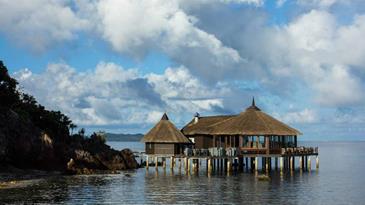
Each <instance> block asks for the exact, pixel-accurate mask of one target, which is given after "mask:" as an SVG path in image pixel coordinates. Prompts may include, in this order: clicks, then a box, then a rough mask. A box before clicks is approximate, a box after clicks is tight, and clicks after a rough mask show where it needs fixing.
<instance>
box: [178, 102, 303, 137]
mask: <svg viewBox="0 0 365 205" xmlns="http://www.w3.org/2000/svg"><path fill="white" fill-rule="evenodd" d="M182 132H183V133H184V134H185V135H195V134H209V135H248V136H262V135H270V136H292V135H301V133H300V132H299V131H298V130H296V129H294V128H292V127H290V126H289V125H286V124H284V123H283V122H280V121H279V120H277V119H275V118H273V117H271V116H270V115H268V114H266V113H264V112H262V111H261V110H260V109H259V108H258V107H256V105H255V101H253V102H252V105H251V106H250V107H248V108H247V109H246V111H244V112H242V113H240V114H239V115H233V116H232V115H231V116H212V117H201V118H200V119H199V120H198V122H197V123H194V120H192V121H191V122H190V123H189V124H187V125H186V126H185V127H184V128H183V129H182Z"/></svg>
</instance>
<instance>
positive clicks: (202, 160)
mask: <svg viewBox="0 0 365 205" xmlns="http://www.w3.org/2000/svg"><path fill="white" fill-rule="evenodd" d="M301 134H302V133H301V132H300V131H298V130H296V129H294V128H292V127H290V126H289V125H286V124H284V123H283V122H280V121H279V120H277V119H275V118H273V117H272V116H270V115H268V114H266V113H264V112H262V111H261V110H260V109H259V108H258V107H257V106H256V105H255V100H254V99H253V100H252V105H251V106H250V107H248V108H247V109H246V110H245V111H243V112H241V113H240V114H237V115H226V116H207V117H201V116H200V115H199V114H198V113H197V114H196V115H195V116H194V118H193V119H192V120H191V122H189V123H188V124H187V125H185V126H184V127H183V128H182V129H181V130H178V129H177V128H176V127H175V126H174V124H173V123H172V122H170V120H169V118H168V117H167V115H166V113H165V114H164V115H163V116H162V118H161V120H160V121H159V122H158V123H157V124H156V125H155V126H154V127H153V128H152V129H151V130H150V131H149V132H148V133H147V134H145V136H144V137H143V139H142V141H143V142H145V153H143V154H141V155H140V157H141V159H142V161H143V159H144V160H145V161H144V162H142V161H141V163H144V164H146V169H149V168H151V165H154V166H155V169H158V168H159V165H161V166H162V168H163V169H166V167H167V166H168V167H169V168H170V169H176V167H178V169H179V170H181V169H184V170H185V171H186V172H187V173H190V172H194V173H197V172H199V169H200V168H201V167H204V168H205V169H206V172H207V173H223V172H224V173H231V172H232V171H246V172H253V173H258V172H259V171H260V172H264V173H269V172H271V171H280V172H281V173H284V172H293V171H295V170H299V171H300V172H304V171H311V170H312V162H314V160H315V167H316V170H318V169H319V156H318V155H319V150H318V147H303V146H298V140H297V139H298V136H299V135H301ZM312 160H313V161H312ZM167 161H168V162H169V163H168V164H167ZM176 165H177V166H176ZM202 165H203V166H202Z"/></svg>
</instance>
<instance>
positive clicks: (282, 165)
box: [280, 157, 284, 172]
mask: <svg viewBox="0 0 365 205" xmlns="http://www.w3.org/2000/svg"><path fill="white" fill-rule="evenodd" d="M283 171H284V158H283V157H280V172H283Z"/></svg>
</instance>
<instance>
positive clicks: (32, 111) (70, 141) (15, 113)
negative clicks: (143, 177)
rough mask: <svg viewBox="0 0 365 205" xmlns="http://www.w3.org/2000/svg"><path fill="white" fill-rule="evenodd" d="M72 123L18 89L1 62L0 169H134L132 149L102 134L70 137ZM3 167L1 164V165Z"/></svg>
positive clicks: (105, 170) (89, 171) (59, 113)
mask: <svg viewBox="0 0 365 205" xmlns="http://www.w3.org/2000/svg"><path fill="white" fill-rule="evenodd" d="M75 127H76V126H75V125H74V124H72V121H71V120H70V119H69V118H68V117H67V116H66V115H64V114H62V113H61V112H59V111H49V110H46V109H45V107H43V106H42V105H40V104H39V103H38V102H37V101H36V100H35V98H34V97H32V96H30V95H27V94H24V93H21V92H20V91H18V89H17V82H16V80H15V79H13V78H11V77H10V76H9V75H8V71H7V69H6V67H5V66H4V65H3V63H2V62H1V61H0V167H1V166H12V167H16V168H20V169H38V170H57V171H63V172H68V173H72V174H75V173H80V174H87V173H95V172H100V171H102V172H110V171H111V172H114V171H115V170H121V169H134V168H137V167H138V164H137V162H136V160H135V159H134V156H133V154H132V153H131V151H130V150H123V151H121V152H120V151H116V150H113V149H112V148H110V147H109V146H108V145H106V144H105V139H104V138H103V137H102V136H98V135H96V134H93V135H92V136H91V137H86V136H84V132H80V133H79V134H75V135H72V136H70V133H69V129H71V128H75ZM0 171H1V168H0Z"/></svg>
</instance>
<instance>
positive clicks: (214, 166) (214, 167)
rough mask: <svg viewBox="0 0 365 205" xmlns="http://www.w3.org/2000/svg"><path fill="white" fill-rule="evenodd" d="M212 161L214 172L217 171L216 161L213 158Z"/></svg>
mask: <svg viewBox="0 0 365 205" xmlns="http://www.w3.org/2000/svg"><path fill="white" fill-rule="evenodd" d="M212 161H213V170H215V169H216V165H215V159H214V158H212Z"/></svg>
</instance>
